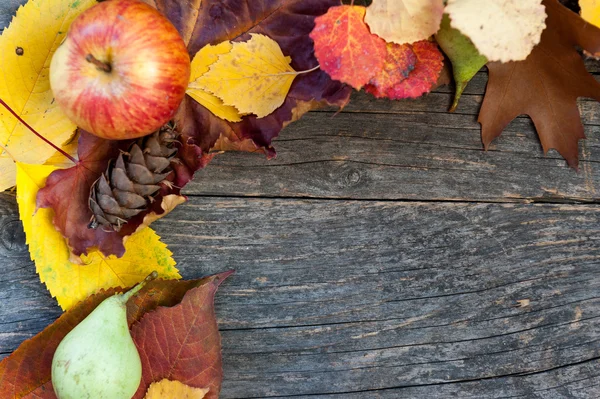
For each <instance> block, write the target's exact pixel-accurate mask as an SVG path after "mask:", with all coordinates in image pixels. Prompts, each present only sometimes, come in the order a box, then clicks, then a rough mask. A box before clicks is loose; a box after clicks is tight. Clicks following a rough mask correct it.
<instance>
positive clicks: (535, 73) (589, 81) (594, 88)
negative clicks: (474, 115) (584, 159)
mask: <svg viewBox="0 0 600 399" xmlns="http://www.w3.org/2000/svg"><path fill="white" fill-rule="evenodd" d="M543 4H544V5H545V6H546V13H547V14H548V19H546V26H547V28H546V30H544V32H543V33H542V38H541V41H540V44H538V45H537V46H536V47H534V48H533V51H532V52H531V54H529V56H528V57H527V59H525V61H519V62H508V63H504V64H502V63H489V64H488V70H489V75H490V77H489V81H488V85H487V89H486V93H485V97H484V100H483V104H482V106H481V111H480V113H479V119H478V120H479V122H480V123H481V127H482V139H483V143H484V145H485V147H486V148H488V147H489V145H490V143H491V142H492V140H494V139H495V138H496V137H498V136H500V134H501V133H502V131H503V130H504V128H505V127H506V126H507V125H508V124H509V123H510V122H511V121H512V120H513V119H514V118H516V117H517V116H519V115H521V114H526V115H529V116H530V117H531V119H532V120H533V123H534V124H535V127H536V129H537V132H538V135H539V137H540V141H541V142H542V147H543V149H544V151H545V152H546V151H548V150H549V149H550V148H554V149H556V150H557V151H558V152H559V153H560V154H561V155H562V156H563V157H564V158H565V159H566V160H567V163H568V164H569V165H570V166H571V167H577V164H578V155H579V152H578V141H579V140H580V139H583V138H585V135H584V133H583V125H582V123H581V118H580V114H579V109H578V108H577V98H578V97H589V98H594V99H596V100H598V101H600V84H599V83H598V82H597V81H596V80H595V79H594V77H593V76H592V75H590V74H589V73H588V72H587V71H586V69H585V65H584V63H583V60H582V59H581V56H580V55H579V54H578V52H577V47H581V48H583V49H584V50H587V51H588V52H590V53H596V52H598V51H600V29H598V28H596V27H595V26H593V25H591V24H589V23H587V22H586V21H584V20H583V19H581V18H580V17H579V16H578V15H577V14H575V13H574V12H572V11H570V10H569V9H567V8H566V7H564V6H562V5H561V4H559V3H558V1H557V0H544V2H543Z"/></svg>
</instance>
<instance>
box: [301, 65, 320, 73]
mask: <svg viewBox="0 0 600 399" xmlns="http://www.w3.org/2000/svg"><path fill="white" fill-rule="evenodd" d="M319 68H321V65H317V66H316V67H314V68H310V69H307V70H306V71H300V72H296V74H298V75H302V74H303V73H311V72H314V71H316V70H317V69H319Z"/></svg>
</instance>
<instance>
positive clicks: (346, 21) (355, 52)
mask: <svg viewBox="0 0 600 399" xmlns="http://www.w3.org/2000/svg"><path fill="white" fill-rule="evenodd" d="M365 13H366V8H365V7H361V6H337V7H331V8H330V9H329V11H327V14H325V15H322V16H320V17H318V18H317V19H316V20H315V23H316V25H315V29H314V30H313V31H312V32H311V34H310V37H311V38H312V39H313V40H314V41H315V54H316V56H317V59H318V60H319V64H320V65H321V69H322V70H324V71H325V72H327V73H328V74H329V76H331V77H332V78H333V79H337V80H339V81H342V82H344V83H348V84H349V85H351V86H352V87H354V88H355V89H357V90H360V88H361V87H362V86H364V85H365V84H367V83H368V82H369V81H370V80H371V78H372V77H373V76H375V75H376V74H377V73H379V72H380V71H381V69H382V68H383V65H384V60H385V58H386V54H387V52H386V45H385V41H384V40H383V39H381V38H380V37H379V36H377V35H374V34H372V33H371V32H370V31H369V28H368V27H367V25H366V24H365V21H364V18H365Z"/></svg>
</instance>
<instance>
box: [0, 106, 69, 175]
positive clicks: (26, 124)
mask: <svg viewBox="0 0 600 399" xmlns="http://www.w3.org/2000/svg"><path fill="white" fill-rule="evenodd" d="M0 104H2V106H4V108H6V109H7V110H8V112H10V113H11V114H13V115H14V117H15V118H17V119H18V120H19V122H21V123H22V124H23V125H25V127H26V128H27V129H29V130H31V131H32V132H33V134H35V135H36V136H38V137H39V138H40V139H42V140H43V141H44V142H45V143H46V144H48V145H49V146H50V147H52V148H54V149H55V150H56V151H58V152H60V153H61V154H62V155H64V156H65V157H66V158H67V159H69V160H70V161H72V162H73V163H75V164H76V163H77V160H76V159H75V158H73V157H72V156H70V155H69V154H67V153H66V152H65V151H64V150H62V149H61V148H59V147H57V146H56V145H55V144H54V143H53V142H51V141H50V140H48V139H47V138H45V137H44V136H42V135H41V134H39V133H38V132H36V131H35V129H34V128H32V127H31V126H29V124H28V123H27V122H25V121H24V120H23V118H21V117H20V116H19V114H17V113H16V112H15V111H13V109H12V108H11V107H10V106H9V105H8V104H7V103H5V102H4V100H2V99H1V98H0Z"/></svg>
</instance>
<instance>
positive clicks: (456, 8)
mask: <svg viewBox="0 0 600 399" xmlns="http://www.w3.org/2000/svg"><path fill="white" fill-rule="evenodd" d="M446 12H447V13H448V15H449V16H450V19H451V25H452V27H453V28H456V29H458V30H460V31H461V32H462V33H463V34H464V35H466V36H468V37H469V38H470V39H471V41H472V42H473V44H475V47H477V50H478V51H479V52H480V53H481V54H482V55H483V56H485V57H486V58H487V59H488V60H489V61H501V62H508V61H522V60H524V59H525V58H527V56H528V55H529V53H531V50H533V47H534V46H535V45H536V44H538V43H539V42H540V38H541V36H542V31H543V30H544V29H545V28H546V24H545V22H544V21H545V20H546V12H545V8H544V6H543V5H542V0H486V1H481V0H448V5H447V6H446Z"/></svg>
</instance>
